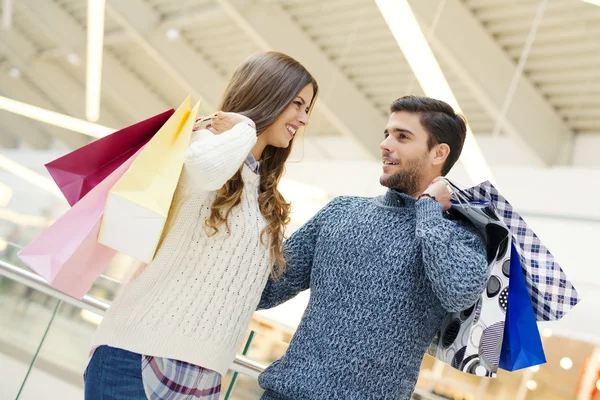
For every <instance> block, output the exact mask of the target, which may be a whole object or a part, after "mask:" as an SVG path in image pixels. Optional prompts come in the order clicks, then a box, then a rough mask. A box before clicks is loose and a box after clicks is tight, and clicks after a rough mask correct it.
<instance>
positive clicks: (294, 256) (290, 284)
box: [258, 200, 337, 309]
mask: <svg viewBox="0 0 600 400" xmlns="http://www.w3.org/2000/svg"><path fill="white" fill-rule="evenodd" d="M334 203H337V201H336V200H333V201H331V202H330V203H329V204H328V205H326V206H325V207H324V208H322V209H321V210H320V211H319V212H318V213H317V214H316V215H315V216H314V217H312V219H311V220H309V221H308V222H307V223H306V224H304V225H303V226H302V227H301V228H300V229H298V230H297V231H296V232H294V233H293V234H292V236H291V237H290V238H289V239H288V240H286V241H285V242H284V245H283V248H284V254H285V257H286V262H287V264H286V266H285V270H284V272H283V274H282V275H281V276H280V277H279V278H273V277H272V276H269V280H268V281H267V285H266V287H265V289H264V291H263V294H262V297H261V299H260V303H259V304H258V309H265V308H272V307H275V306H278V305H280V304H281V303H284V302H286V301H288V300H290V299H292V298H293V297H294V296H296V295H297V294H298V293H300V292H302V291H304V290H306V289H308V288H309V287H310V274H311V271H312V266H313V260H314V254H315V247H316V244H317V240H318V238H319V233H320V230H321V225H322V221H323V219H324V218H325V215H326V214H327V212H328V210H329V209H331V207H332V205H333V204H334Z"/></svg>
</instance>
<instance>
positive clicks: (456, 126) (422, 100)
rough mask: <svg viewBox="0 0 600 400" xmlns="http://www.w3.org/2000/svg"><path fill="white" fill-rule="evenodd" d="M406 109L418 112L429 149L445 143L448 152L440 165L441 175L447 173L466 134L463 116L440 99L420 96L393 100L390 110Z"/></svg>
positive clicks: (460, 148)
mask: <svg viewBox="0 0 600 400" xmlns="http://www.w3.org/2000/svg"><path fill="white" fill-rule="evenodd" d="M398 111H406V112H410V113H417V114H419V118H420V121H421V125H423V127H424V128H425V131H427V133H428V134H429V138H428V139H427V146H428V147H429V150H431V148H432V147H433V146H435V145H437V144H440V143H446V144H447V145H448V146H449V147H450V154H449V155H448V158H447V159H446V162H445V163H444V165H443V166H442V175H446V174H448V172H450V170H451V169H452V167H453V166H454V164H455V163H456V161H457V160H458V158H459V157H460V153H461V152H462V148H463V144H464V143H465V138H466V136H467V121H466V119H465V117H463V116H462V115H460V114H456V113H455V112H454V110H453V109H452V107H451V106H450V105H449V104H448V103H446V102H443V101H441V100H436V99H432V98H430V97H422V96H404V97H400V98H399V99H398V100H396V101H394V102H393V103H392V105H391V107H390V112H391V113H394V112H398Z"/></svg>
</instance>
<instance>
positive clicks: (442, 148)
mask: <svg viewBox="0 0 600 400" xmlns="http://www.w3.org/2000/svg"><path fill="white" fill-rule="evenodd" d="M432 150H433V151H434V153H433V160H432V163H433V165H434V166H436V167H437V166H440V167H441V166H443V165H444V163H445V162H446V160H447V159H448V156H449V155H450V146H448V145H447V144H446V143H440V144H437V145H435V146H434V148H433V149H432Z"/></svg>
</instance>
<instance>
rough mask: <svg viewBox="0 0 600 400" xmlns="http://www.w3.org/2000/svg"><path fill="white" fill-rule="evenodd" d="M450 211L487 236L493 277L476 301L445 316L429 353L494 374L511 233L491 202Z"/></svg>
mask: <svg viewBox="0 0 600 400" xmlns="http://www.w3.org/2000/svg"><path fill="white" fill-rule="evenodd" d="M450 211H451V214H453V215H454V216H455V217H458V218H465V219H467V220H468V221H470V222H471V223H472V224H473V225H474V226H475V228H476V229H477V230H478V231H479V232H480V234H481V235H482V236H483V237H485V242H486V250H487V261H488V265H489V267H488V268H489V271H490V277H489V279H488V283H487V287H486V290H485V291H484V293H482V294H481V296H480V298H479V300H478V301H477V303H475V304H474V305H473V306H472V307H470V308H469V309H467V310H463V311H461V312H454V313H448V314H447V315H446V317H445V318H444V320H443V322H442V324H441V326H440V329H439V330H438V332H437V333H436V335H435V337H434V339H433V341H432V343H431V345H430V346H429V349H428V353H429V354H430V355H431V356H433V357H435V358H437V359H438V360H440V361H443V362H444V363H446V364H449V365H451V366H452V367H454V368H456V369H458V370H460V371H463V372H466V373H468V374H473V375H477V376H487V377H495V376H496V373H497V370H498V363H499V359H500V351H501V348H502V337H503V334H504V322H505V319H506V314H505V312H506V306H507V297H508V284H509V273H508V266H509V265H510V256H511V253H510V251H509V248H510V232H509V230H508V228H507V227H506V225H505V224H504V223H503V221H501V220H500V219H499V218H498V216H497V215H496V214H495V213H494V210H493V209H492V207H491V205H490V204H489V202H469V203H465V202H462V201H461V202H453V204H452V208H451V210H450Z"/></svg>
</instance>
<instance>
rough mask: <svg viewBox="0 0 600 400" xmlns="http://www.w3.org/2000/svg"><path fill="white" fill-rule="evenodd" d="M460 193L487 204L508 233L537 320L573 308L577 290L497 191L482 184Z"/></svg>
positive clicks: (562, 313) (557, 317)
mask: <svg viewBox="0 0 600 400" xmlns="http://www.w3.org/2000/svg"><path fill="white" fill-rule="evenodd" d="M449 183H451V184H452V182H449ZM452 186H454V187H457V186H456V185H455V184H452ZM460 194H461V195H463V196H464V197H466V198H467V200H469V201H489V202H490V203H491V204H492V206H493V207H494V210H495V211H496V213H497V214H498V216H499V217H500V218H502V220H503V221H504V222H505V223H506V226H507V227H508V229H509V230H510V231H511V233H512V236H513V239H514V243H515V245H516V246H515V247H516V249H517V252H518V253H519V256H520V259H521V266H522V268H523V273H524V274H525V281H526V283H527V288H528V289H529V295H530V297H531V302H532V303H533V309H534V311H535V314H536V317H537V320H538V321H554V320H559V319H561V318H562V317H563V316H564V315H565V314H566V313H567V312H568V311H569V310H570V309H571V308H573V307H574V306H575V305H577V303H578V302H579V297H578V294H577V290H575V288H574V287H573V285H572V284H571V283H570V282H569V281H568V280H567V277H566V275H565V273H564V272H563V270H562V269H561V268H560V265H558V263H557V262H556V260H554V256H553V255H552V254H551V253H550V251H548V249H547V248H546V246H544V244H543V243H542V242H541V241H540V239H539V238H538V237H537V235H536V234H535V233H534V232H533V230H531V228H530V227H529V226H528V225H527V223H526V222H525V221H524V220H523V218H521V216H520V215H519V214H518V213H517V212H516V211H515V210H514V209H513V208H512V206H511V205H510V203H509V202H508V201H507V200H506V199H505V198H504V197H503V196H502V195H501V194H500V193H499V192H498V189H496V188H495V187H494V186H493V185H492V184H491V183H490V182H489V181H485V182H482V183H480V184H479V185H477V186H474V187H472V188H469V189H464V190H461V191H460Z"/></svg>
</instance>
